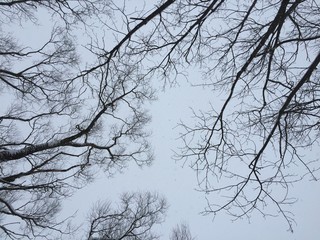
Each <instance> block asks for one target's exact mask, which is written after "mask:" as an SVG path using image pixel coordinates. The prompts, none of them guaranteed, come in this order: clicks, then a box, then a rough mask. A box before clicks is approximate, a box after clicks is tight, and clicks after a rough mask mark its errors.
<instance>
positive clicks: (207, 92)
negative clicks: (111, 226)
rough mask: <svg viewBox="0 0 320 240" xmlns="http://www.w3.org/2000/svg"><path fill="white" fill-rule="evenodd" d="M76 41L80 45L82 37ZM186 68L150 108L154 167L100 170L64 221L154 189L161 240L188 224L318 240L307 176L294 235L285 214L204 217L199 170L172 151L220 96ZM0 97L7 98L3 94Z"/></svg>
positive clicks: (237, 234)
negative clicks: (182, 124) (162, 203)
mask: <svg viewBox="0 0 320 240" xmlns="http://www.w3.org/2000/svg"><path fill="white" fill-rule="evenodd" d="M125 2H127V3H128V4H132V6H133V8H134V6H135V1H125ZM146 9H148V7H147V6H146ZM27 26H28V27H26V26H23V31H21V29H18V31H19V34H21V36H22V37H23V38H25V39H26V40H28V41H30V43H32V44H33V43H34V44H36V43H37V42H38V41H41V38H42V37H44V35H45V34H44V31H45V26H37V27H35V29H34V30H33V29H32V28H33V27H34V26H33V25H30V28H29V25H27ZM39 29H40V30H39ZM13 30H15V29H13ZM35 33H36V34H35ZM101 34H102V33H101ZM77 38H78V39H79V41H80V42H81V41H82V39H81V36H77ZM187 70H188V71H189V73H190V75H189V80H190V82H187V81H186V79H185V78H182V77H181V79H178V80H177V82H178V83H179V84H177V86H175V87H172V88H170V87H166V89H165V91H162V90H159V92H158V93H157V96H158V99H157V100H156V101H154V102H152V103H151V104H150V105H148V108H149V111H150V115H151V116H152V122H151V124H150V125H149V127H148V129H150V131H152V136H151V138H150V142H151V144H152V146H153V149H154V155H155V160H154V163H153V164H152V166H150V167H144V168H143V169H141V168H139V167H137V166H136V165H135V164H133V163H132V164H130V165H129V167H128V168H127V169H124V170H123V173H116V174H115V176H114V177H112V178H109V177H108V176H106V175H105V174H104V173H102V172H100V173H97V179H96V180H94V181H93V182H92V183H91V184H90V185H88V186H87V187H85V188H83V189H81V190H79V191H77V192H76V193H75V194H74V196H73V197H71V198H70V199H67V200H66V201H65V202H64V205H63V206H64V208H63V210H62V212H61V215H60V217H61V218H63V217H66V216H68V215H70V214H72V213H74V212H77V215H76V217H75V219H74V222H75V223H84V222H85V221H86V216H87V212H88V210H89V209H90V208H91V206H92V205H93V204H94V203H95V202H97V201H98V200H101V201H103V200H110V201H112V202H114V203H116V202H117V201H118V199H119V195H120V194H121V193H123V192H126V191H152V192H153V191H155V192H158V193H159V194H160V195H163V196H165V197H166V199H167V200H168V203H169V206H170V207H169V210H168V213H167V218H166V221H165V222H164V223H163V224H162V225H161V226H159V227H157V231H158V232H159V233H160V234H161V235H162V237H161V239H168V238H169V234H170V231H171V230H172V228H173V227H174V226H175V225H176V224H179V223H181V222H184V223H187V224H188V225H189V227H190V230H191V233H192V235H193V236H195V237H196V238H197V239H198V240H206V239H208V240H209V239H215V240H234V239H246V240H257V239H259V240H270V239H281V240H301V239H306V240H318V238H319V236H320V227H319V221H318V218H319V216H320V207H319V205H318V204H319V199H320V188H319V184H318V183H317V182H314V181H309V179H308V178H305V179H303V181H301V182H298V183H296V184H294V185H292V186H291V187H290V196H292V197H296V198H297V199H298V200H297V202H296V203H294V204H292V205H291V206H288V208H287V209H286V210H290V211H291V212H292V213H293V214H294V215H295V216H294V219H295V220H296V225H294V232H293V233H291V232H289V231H288V225H287V223H286V222H285V219H284V218H282V217H281V216H279V217H267V218H263V217H262V216H261V215H258V214H254V215H253V216H252V217H251V218H250V219H247V218H244V219H239V220H237V221H232V219H233V218H232V217H231V216H228V215H226V214H224V213H223V212H221V213H219V214H217V216H216V217H215V218H214V219H213V216H212V215H207V216H202V215H201V214H200V213H201V211H203V210H204V208H205V207H206V201H205V197H206V195H205V194H204V193H202V192H199V191H197V189H198V185H197V179H196V175H195V172H194V171H193V170H191V169H190V168H189V164H190V162H185V163H184V162H183V161H178V162H176V161H175V160H174V159H173V156H174V152H173V151H177V149H178V148H179V146H180V144H181V142H179V140H178V139H177V138H178V136H179V131H180V129H179V128H177V123H178V122H179V121H180V120H184V121H192V120H191V119H190V117H191V109H190V108H194V109H203V108H204V109H205V106H208V104H209V103H211V104H213V105H214V104H218V101H219V100H218V99H219V96H216V95H214V94H215V93H214V92H212V91H211V89H208V88H206V89H204V88H201V87H191V86H190V84H191V83H192V82H193V83H194V82H196V81H195V80H197V79H200V78H201V77H202V76H201V74H200V73H198V72H197V71H196V70H195V69H190V68H189V69H186V71H187ZM154 85H155V87H156V88H158V89H161V86H162V83H159V82H157V83H155V84H154ZM1 94H2V93H1ZM1 97H3V98H7V96H5V95H1ZM317 147H319V146H316V147H315V148H314V151H313V152H311V151H306V152H305V155H306V156H308V157H310V158H316V157H317V154H319V150H318V149H317ZM221 181H223V179H221ZM219 201H220V200H219ZM266 208H274V206H271V205H270V206H266ZM84 226H85V224H84ZM85 230H86V229H80V230H79V232H77V237H81V235H82V234H83V231H85Z"/></svg>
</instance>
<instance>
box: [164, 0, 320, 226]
mask: <svg viewBox="0 0 320 240" xmlns="http://www.w3.org/2000/svg"><path fill="white" fill-rule="evenodd" d="M175 6H176V9H174V8H173V10H172V11H170V12H168V14H170V13H171V14H174V13H175V19H176V21H171V23H170V24H169V23H167V27H166V28H165V29H166V30H167V32H166V31H164V30H163V31H162V36H163V37H162V39H163V38H165V37H164V36H169V34H170V33H171V32H172V31H170V26H175V32H176V33H178V34H175V35H173V34H171V36H172V37H171V39H172V42H171V46H172V47H171V50H170V52H169V53H168V54H167V55H166V59H167V62H166V63H167V65H165V66H166V67H167V68H166V69H170V68H173V66H175V67H176V69H177V67H178V66H179V65H183V64H195V65H196V66H199V70H200V71H202V74H203V76H204V78H203V80H204V81H200V80H197V81H196V82H193V84H195V85H199V86H205V87H206V88H211V89H212V90H213V94H212V95H213V96H214V97H213V99H212V100H210V99H208V101H210V106H209V109H208V108H207V109H194V110H193V114H194V118H193V119H195V122H194V125H192V124H190V122H189V124H187V123H184V122H182V123H181V124H180V126H181V140H182V148H181V152H178V153H177V158H178V159H182V160H183V161H187V162H189V163H190V165H191V166H192V168H193V169H194V170H195V171H196V172H197V178H198V181H199V187H200V189H201V190H202V191H203V192H205V193H207V195H206V196H207V200H208V208H207V209H206V210H205V213H214V214H215V213H217V212H220V211H226V212H227V213H228V214H230V215H231V216H232V217H234V218H236V219H237V218H242V217H250V215H251V213H252V212H259V213H261V214H262V215H264V216H267V215H272V216H277V215H279V214H280V215H282V216H284V218H285V219H286V221H287V222H288V226H289V228H290V229H291V230H292V223H293V222H294V219H293V215H292V214H291V213H290V211H289V209H288V205H291V204H292V203H293V202H294V199H293V198H291V196H290V194H289V188H290V186H291V184H293V183H295V182H296V181H300V180H301V179H302V178H308V179H311V180H316V179H317V178H318V177H317V176H316V171H317V170H318V169H319V163H318V158H316V157H314V156H312V155H309V154H307V153H306V150H307V151H309V150H312V149H313V150H314V151H315V152H317V146H318V144H319V126H320V125H319V120H320V119H319V116H320V112H319V109H320V105H319V90H320V89H319V86H320V85H319V77H320V71H319V62H320V52H319V47H320V45H319V43H320V41H319V38H320V18H319V16H320V6H319V3H318V2H317V1H312V0H310V1H309V0H306V1H300V0H297V1H251V2H247V3H243V2H242V1H219V0H218V1H177V2H176V5H175ZM164 21H165V20H163V22H164ZM179 27H180V28H179ZM166 33H167V34H166ZM174 61H176V62H174ZM178 72H179V71H178ZM216 95H220V96H221V101H220V102H219V101H217V98H216V97H215V96H216ZM316 154H317V153H316ZM221 196H224V197H225V198H222V199H221ZM218 199H219V200H218ZM270 205H273V206H275V207H276V209H275V210H272V208H270V207H268V208H267V207H266V206H270Z"/></svg>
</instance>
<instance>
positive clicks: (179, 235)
mask: <svg viewBox="0 0 320 240" xmlns="http://www.w3.org/2000/svg"><path fill="white" fill-rule="evenodd" d="M170 240H195V238H194V237H192V235H191V232H190V229H189V226H188V225H187V224H185V223H182V224H180V225H177V226H176V227H175V228H173V229H172V233H171V236H170Z"/></svg>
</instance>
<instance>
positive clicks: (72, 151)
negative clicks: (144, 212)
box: [0, 0, 320, 239]
mask: <svg viewBox="0 0 320 240" xmlns="http://www.w3.org/2000/svg"><path fill="white" fill-rule="evenodd" d="M128 2H130V1H128ZM0 13H1V14H0V29H1V31H0V98H1V101H2V103H3V105H2V107H1V110H0V228H1V231H2V234H3V235H4V236H6V237H7V238H11V239H19V238H29V239H33V238H35V237H41V236H43V235H45V231H51V230H55V231H57V232H64V233H67V232H68V231H67V230H65V231H64V230H62V228H63V226H64V224H65V222H64V221H62V222H57V221H56V218H55V217H56V215H57V213H58V212H59V211H60V210H61V208H60V204H61V201H62V200H63V199H65V198H67V197H69V196H71V195H72V193H73V192H74V191H75V190H76V189H78V188H81V187H83V186H85V185H86V184H88V183H89V182H91V181H92V180H93V179H94V177H95V173H96V172H97V171H100V170H102V171H105V172H106V173H108V174H111V175H112V174H114V173H115V172H117V171H119V170H122V169H124V168H125V167H126V166H127V165H128V164H129V163H131V162H135V163H136V164H138V165H139V166H144V165H149V164H150V163H151V162H152V161H153V159H154V156H153V153H152V150H151V147H150V143H149V140H148V137H149V131H148V130H147V128H146V126H147V124H148V123H149V121H150V116H149V115H148V113H147V111H146V106H145V104H146V103H148V102H150V101H153V100H155V99H156V89H157V88H155V85H157V84H159V83H160V84H161V85H162V86H163V87H164V88H166V87H169V86H172V85H175V84H178V83H179V81H185V80H186V79H187V80H188V81H189V82H190V83H191V84H192V85H194V86H195V87H199V86H200V87H205V88H208V89H211V90H212V99H208V103H210V104H208V106H209V108H204V109H193V110H192V114H193V118H192V121H190V120H188V119H182V120H181V122H180V123H177V124H178V126H179V127H180V128H179V129H180V132H181V135H180V138H179V139H180V140H181V141H180V144H181V148H179V149H176V155H175V158H176V159H178V160H182V161H185V162H186V163H188V164H189V165H190V166H191V167H192V168H193V169H194V170H195V172H196V175H197V180H198V184H199V189H200V190H201V191H203V192H205V193H206V194H207V195H206V196H207V201H208V205H207V207H206V209H205V212H206V213H208V214H210V213H212V214H216V213H218V212H224V211H225V212H227V213H228V214H230V215H231V216H232V217H234V218H236V219H237V218H242V217H250V215H251V214H253V213H261V214H262V215H264V216H267V215H269V214H270V215H277V214H278V215H281V216H283V217H284V219H285V220H286V221H287V223H288V226H289V229H292V223H293V222H294V218H293V217H292V215H291V213H290V212H289V211H288V209H287V208H286V205H288V204H289V205H290V204H292V203H293V200H292V199H291V197H290V196H289V194H288V193H289V190H290V186H291V185H292V184H294V183H295V182H297V181H300V180H303V179H305V178H307V179H312V180H317V179H318V175H317V174H318V173H317V170H318V169H319V162H318V159H316V158H312V157H310V156H309V155H308V154H306V150H309V151H311V150H312V151H315V152H316V151H318V150H317V147H318V144H319V140H318V139H319V126H320V125H319V122H320V119H319V118H320V112H319V111H320V104H319V103H320V101H319V96H320V95H318V91H320V84H319V76H320V72H319V67H318V66H319V62H320V52H319V49H320V46H319V45H320V41H319V38H320V6H319V3H318V2H317V1H315V0H294V1H288V0H282V1H280V0H279V1H259V0H254V1H244V2H243V1H238V0H230V1H228V0H167V1H159V2H158V3H154V4H152V5H150V4H145V5H144V4H143V3H142V2H140V3H133V2H130V4H129V3H128V4H127V3H126V1H123V2H118V1H112V0H108V1H103V0H89V1H81V0H76V1H74V0H72V1H71V0H64V1H61V0H19V1H15V0H4V1H1V2H0ZM28 24H29V25H31V26H32V27H31V30H30V32H28ZM41 25H43V26H45V29H46V31H45V32H46V33H43V35H42V34H41V33H40V32H39V33H37V34H39V39H38V41H35V40H34V38H33V37H31V36H32V35H33V34H34V32H33V31H34V30H36V29H40V28H41ZM22 30H23V31H24V34H19V31H22ZM42 30H44V28H42ZM26 32H27V34H26ZM40 36H41V37H40ZM193 72H198V73H199V74H198V75H197V76H196V79H195V77H194V74H192V73H193ZM218 99H219V100H218ZM222 196H224V197H222ZM145 197H146V201H147V200H148V199H149V200H151V199H152V196H150V195H145ZM217 197H218V198H219V200H216V199H217ZM131 198H133V199H135V197H133V196H131V197H130V196H128V195H127V196H126V197H124V198H122V201H123V202H124V203H127V204H129V203H130V199H131ZM143 201H144V200H142V199H140V200H138V203H139V202H143ZM151 202H153V201H151ZM148 204H149V202H147V205H148ZM270 204H271V205H273V206H275V207H276V208H275V209H276V210H272V209H271V208H270V207H266V206H269V205H270ZM163 207H164V205H163ZM102 209H104V210H103V211H105V210H106V209H108V207H107V205H105V206H103V207H102ZM103 211H102V212H103ZM92 216H94V215H92ZM96 220H97V219H96V218H93V222H92V224H93V223H94V222H95V221H96ZM126 221H127V219H126V218H124V222H126ZM155 222H157V221H155ZM17 223H18V224H19V226H20V230H19V228H17V227H16V225H17ZM104 224H105V223H104ZM108 224H111V222H110V223H108ZM124 224H125V223H124ZM92 226H93V227H94V228H95V229H100V227H101V228H103V227H105V226H106V225H101V226H99V227H98V226H95V225H92ZM180 230H181V229H180ZM180 230H179V231H180ZM176 232H178V230H177V231H176ZM148 236H149V235H148ZM190 237H191V236H190ZM146 239H148V238H146ZM150 239H151V238H150Z"/></svg>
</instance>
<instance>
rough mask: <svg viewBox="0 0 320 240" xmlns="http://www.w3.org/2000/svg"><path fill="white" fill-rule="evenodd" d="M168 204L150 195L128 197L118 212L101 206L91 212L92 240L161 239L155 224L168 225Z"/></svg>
mask: <svg viewBox="0 0 320 240" xmlns="http://www.w3.org/2000/svg"><path fill="white" fill-rule="evenodd" d="M166 210H167V203H166V201H165V199H164V198H162V197H159V196H158V195H157V194H152V193H150V192H146V193H132V194H131V193H125V194H123V195H122V197H121V202H120V204H119V206H118V208H116V209H112V206H111V204H110V203H99V204H97V205H96V206H95V207H94V208H93V209H92V211H91V216H90V217H89V221H90V228H89V229H90V230H89V233H88V240H91V239H100V240H107V239H108V240H111V239H113V240H120V239H146V240H152V239H158V238H159V237H158V236H157V235H156V234H154V233H153V227H154V225H155V224H159V223H161V222H163V221H164V215H165V212H166Z"/></svg>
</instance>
